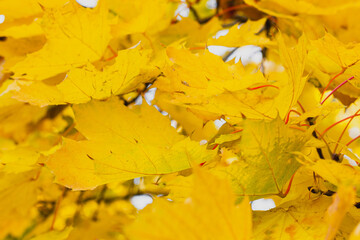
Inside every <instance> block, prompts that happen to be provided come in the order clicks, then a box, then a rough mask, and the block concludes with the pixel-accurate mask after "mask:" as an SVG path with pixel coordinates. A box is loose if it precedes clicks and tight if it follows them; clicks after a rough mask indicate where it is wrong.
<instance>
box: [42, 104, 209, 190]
mask: <svg viewBox="0 0 360 240" xmlns="http://www.w3.org/2000/svg"><path fill="white" fill-rule="evenodd" d="M74 112H75V117H76V121H77V125H76V128H77V129H78V130H79V131H80V132H81V133H82V134H83V135H84V136H85V137H86V138H87V139H88V140H85V141H79V142H76V141H73V140H70V139H65V140H64V142H63V147H62V148H61V149H60V150H58V151H57V152H56V153H55V154H53V155H52V156H51V157H50V159H49V161H48V162H47V165H48V166H49V167H50V169H51V170H52V171H53V172H54V174H55V175H56V177H57V181H58V182H59V183H61V184H64V185H65V186H67V187H70V188H73V189H77V190H78V189H91V188H94V187H96V186H98V185H100V184H104V183H107V182H111V181H120V180H128V179H132V178H136V177H140V176H145V175H159V174H166V173H172V172H177V171H181V170H184V169H187V168H190V167H191V166H192V164H193V163H194V164H196V163H198V164H199V163H202V162H204V161H209V160H211V159H212V158H213V157H214V155H215V154H216V152H214V151H210V150H206V146H200V144H199V143H198V142H194V141H191V140H189V139H184V137H183V136H181V135H179V134H177V133H176V131H175V129H174V128H172V127H171V126H170V122H169V120H168V119H166V118H165V117H164V116H162V115H161V114H160V113H159V112H158V111H157V110H156V109H155V108H153V107H150V106H148V105H147V104H143V105H141V109H136V111H131V110H129V109H128V108H126V107H125V106H123V105H122V104H121V103H120V102H119V101H116V100H115V99H113V100H111V101H107V102H96V101H92V102H90V103H88V104H82V105H78V106H74Z"/></svg>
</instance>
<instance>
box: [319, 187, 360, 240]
mask: <svg viewBox="0 0 360 240" xmlns="http://www.w3.org/2000/svg"><path fill="white" fill-rule="evenodd" d="M354 203H355V188H353V187H340V188H339V189H338V191H337V193H336V194H335V195H334V196H333V203H332V204H331V205H330V206H329V208H328V209H327V216H328V223H329V228H328V232H327V234H326V238H325V240H331V239H334V237H335V235H336V232H337V230H338V228H339V227H340V224H341V222H342V220H343V218H344V216H345V214H346V213H347V212H348V211H349V210H350V208H351V207H352V206H353V205H354Z"/></svg>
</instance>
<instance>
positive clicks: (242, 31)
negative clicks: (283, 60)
mask: <svg viewBox="0 0 360 240" xmlns="http://www.w3.org/2000/svg"><path fill="white" fill-rule="evenodd" d="M265 21H266V18H262V19H260V20H257V21H251V20H248V21H247V22H246V23H244V24H242V25H234V26H233V27H231V28H230V30H229V32H228V33H227V34H226V35H225V36H221V37H219V38H217V39H214V38H211V39H209V41H208V43H207V44H208V45H219V46H226V47H240V46H245V45H257V46H272V45H275V43H273V42H271V40H270V39H269V38H267V37H265V36H262V35H260V34H258V33H259V32H260V31H261V30H262V29H263V28H264V25H265Z"/></svg>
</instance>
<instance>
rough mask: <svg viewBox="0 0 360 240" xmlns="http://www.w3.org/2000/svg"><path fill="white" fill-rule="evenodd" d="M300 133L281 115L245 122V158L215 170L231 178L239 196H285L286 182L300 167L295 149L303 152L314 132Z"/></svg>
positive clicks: (242, 146)
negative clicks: (285, 122) (288, 125)
mask: <svg viewBox="0 0 360 240" xmlns="http://www.w3.org/2000/svg"><path fill="white" fill-rule="evenodd" d="M297 132H298V131H297V130H294V129H290V128H289V127H287V126H286V125H285V124H284V123H283V122H282V120H281V119H279V118H277V119H274V120H272V121H270V122H269V121H265V120H262V121H260V120H259V121H253V120H252V121H245V123H244V130H243V131H242V134H241V135H242V137H241V142H240V153H241V154H240V157H241V159H239V161H235V162H233V163H232V164H231V165H230V166H228V167H224V168H218V169H214V170H213V171H214V172H216V173H217V174H219V175H221V176H224V177H226V178H228V179H230V180H231V183H232V186H233V187H234V189H236V193H237V194H238V195H239V196H243V195H248V196H250V197H253V198H259V197H260V196H262V195H270V194H271V195H277V194H278V195H279V196H282V195H283V194H284V192H283V189H284V188H285V184H286V183H287V182H288V181H289V179H290V178H291V176H292V175H293V174H294V173H295V172H296V170H297V169H298V168H299V167H300V163H299V162H298V161H297V157H296V155H295V154H293V153H292V152H297V151H301V150H302V149H303V148H304V145H305V143H306V142H307V141H308V139H309V137H310V133H303V132H300V133H297Z"/></svg>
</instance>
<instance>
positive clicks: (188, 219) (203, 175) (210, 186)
mask: <svg viewBox="0 0 360 240" xmlns="http://www.w3.org/2000/svg"><path fill="white" fill-rule="evenodd" d="M193 184H194V185H193V188H192V194H191V197H190V198H188V199H186V200H185V202H184V203H171V202H169V201H167V200H165V199H156V200H155V203H153V204H152V205H150V206H149V207H147V208H146V209H145V210H143V211H142V212H141V213H140V216H139V217H138V218H137V219H136V220H135V222H134V223H133V224H132V225H130V226H129V227H128V228H127V229H126V230H125V232H126V234H127V236H128V237H129V239H144V240H145V239H148V240H150V239H154V240H155V239H174V237H175V238H176V239H179V240H182V239H184V240H185V239H187V240H192V239H194V240H195V239H204V240H205V239H213V240H221V239H237V240H248V239H250V237H251V228H252V224H251V210H250V205H249V201H248V199H247V198H245V199H244V200H243V202H242V203H241V204H239V205H238V206H235V196H234V194H233V192H232V190H231V188H230V185H229V183H228V182H227V181H226V180H221V179H218V178H216V177H214V176H213V175H211V174H209V173H207V172H205V171H203V170H202V171H200V169H197V170H196V171H195V176H194V183H193Z"/></svg>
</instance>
